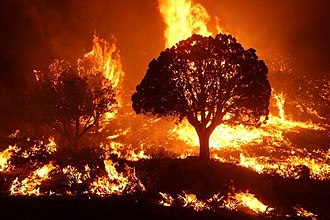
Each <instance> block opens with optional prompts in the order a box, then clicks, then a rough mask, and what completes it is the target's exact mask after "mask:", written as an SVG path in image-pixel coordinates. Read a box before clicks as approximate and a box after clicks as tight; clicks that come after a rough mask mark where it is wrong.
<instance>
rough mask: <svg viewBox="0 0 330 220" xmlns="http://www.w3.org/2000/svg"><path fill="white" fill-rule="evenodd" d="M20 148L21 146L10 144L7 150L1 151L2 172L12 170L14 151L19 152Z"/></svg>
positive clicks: (0, 167) (0, 165)
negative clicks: (11, 161)
mask: <svg viewBox="0 0 330 220" xmlns="http://www.w3.org/2000/svg"><path fill="white" fill-rule="evenodd" d="M18 150H19V148H18V147H17V146H16V145H14V146H11V145H10V146H9V147H8V148H7V149H6V150H4V151H2V152H0V172H4V171H9V170H10V168H11V166H10V159H11V157H12V155H13V153H15V152H17V151H18Z"/></svg>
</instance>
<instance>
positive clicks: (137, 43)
mask: <svg viewBox="0 0 330 220" xmlns="http://www.w3.org/2000/svg"><path fill="white" fill-rule="evenodd" d="M195 2H199V3H202V4H203V5H204V7H205V8H206V9H207V10H208V12H209V13H210V15H211V16H218V17H219V18H220V19H221V23H222V24H223V26H224V27H225V29H226V30H227V31H228V32H230V33H231V34H233V35H234V36H236V37H237V38H238V41H239V42H241V43H242V44H243V45H244V46H245V47H253V48H255V49H256V50H257V54H258V55H259V56H260V57H261V58H262V59H265V60H266V61H267V60H270V59H273V58H276V57H281V56H284V57H286V56H289V55H290V57H292V58H293V60H294V68H295V69H296V71H297V72H299V74H307V75H311V76H315V77H320V76H321V75H324V74H329V71H330V56H329V51H330V3H329V2H330V1H326V0H324V1H317V0H268V1H265V0H250V1H248V0H241V1H239V0H195ZM0 25H1V29H0V40H1V41H0V42H1V43H0V51H1V53H0V54H1V55H0V56H1V57H0V81H1V83H0V86H1V87H0V88H1V89H2V91H6V90H7V89H10V88H16V87H17V86H19V85H21V84H23V82H24V81H26V80H27V79H29V78H31V76H32V70H33V69H45V68H47V66H48V65H49V64H50V63H51V62H52V60H53V59H55V58H57V59H66V60H69V61H71V62H73V61H74V60H76V59H77V58H78V57H81V55H82V54H84V53H85V52H87V51H89V50H90V49H91V46H92V38H93V33H94V31H96V32H97V33H99V35H100V36H101V37H103V38H107V37H109V36H110V35H113V36H115V37H116V38H117V39H118V44H119V49H120V54H121V57H122V63H123V68H124V71H125V72H126V76H127V77H126V82H127V84H128V85H129V86H130V87H131V88H134V87H135V85H136V84H138V83H139V82H140V80H141V79H142V77H143V76H144V74H145V71H146V68H147V65H148V63H149V61H150V60H151V59H153V58H155V57H157V56H158V55H159V53H160V51H161V50H162V49H164V37H163V31H164V28H165V25H164V24H163V22H162V19H161V17H160V14H159V12H158V3H157V0H127V1H124V0H2V1H0ZM0 91H1V90H0Z"/></svg>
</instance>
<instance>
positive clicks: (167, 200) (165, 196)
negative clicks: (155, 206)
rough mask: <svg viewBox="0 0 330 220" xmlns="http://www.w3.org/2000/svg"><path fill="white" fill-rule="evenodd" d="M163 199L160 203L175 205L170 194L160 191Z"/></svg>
mask: <svg viewBox="0 0 330 220" xmlns="http://www.w3.org/2000/svg"><path fill="white" fill-rule="evenodd" d="M159 194H160V195H161V197H162V199H161V200H160V201H159V204H160V205H162V206H173V204H174V199H173V197H172V196H171V195H170V194H167V193H162V192H159Z"/></svg>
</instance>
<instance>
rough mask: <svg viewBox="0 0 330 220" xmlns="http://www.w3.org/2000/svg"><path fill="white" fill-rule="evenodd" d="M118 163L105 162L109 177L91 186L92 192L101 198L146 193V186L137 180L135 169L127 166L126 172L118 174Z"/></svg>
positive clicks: (100, 178) (101, 178)
mask: <svg viewBox="0 0 330 220" xmlns="http://www.w3.org/2000/svg"><path fill="white" fill-rule="evenodd" d="M117 165H118V164H117V163H113V162H112V161H111V160H104V166H105V169H106V171H107V174H108V175H107V176H102V177H99V178H98V179H97V180H96V181H94V182H93V183H92V184H91V189H90V192H91V193H92V194H96V195H99V196H109V195H114V194H115V195H122V194H124V193H134V192H136V191H137V190H141V191H145V187H144V185H143V184H142V183H141V181H140V180H139V179H138V178H137V176H136V174H135V169H134V168H131V167H129V166H127V165H126V166H125V172H118V171H117V169H116V166H117Z"/></svg>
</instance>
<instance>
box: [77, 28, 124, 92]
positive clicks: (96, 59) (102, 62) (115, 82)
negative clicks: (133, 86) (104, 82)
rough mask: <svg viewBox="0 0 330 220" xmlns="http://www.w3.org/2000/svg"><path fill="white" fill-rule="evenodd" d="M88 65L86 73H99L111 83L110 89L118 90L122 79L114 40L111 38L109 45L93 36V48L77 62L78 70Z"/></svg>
mask: <svg viewBox="0 0 330 220" xmlns="http://www.w3.org/2000/svg"><path fill="white" fill-rule="evenodd" d="M86 63H87V64H89V65H88V70H86V71H87V73H90V74H92V73H95V72H101V73H103V75H104V77H105V78H106V79H108V80H109V81H110V82H111V83H112V87H113V88H116V89H120V88H121V86H122V81H123V78H124V71H123V70H122V64H121V58H120V55H119V50H118V48H117V46H116V39H115V38H114V37H112V38H111V43H109V42H108V41H106V40H104V39H102V38H100V37H99V36H98V35H96V34H94V38H93V48H92V50H91V51H90V52H88V53H86V54H85V55H84V57H83V58H82V59H79V60H78V66H79V68H84V64H86Z"/></svg>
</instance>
